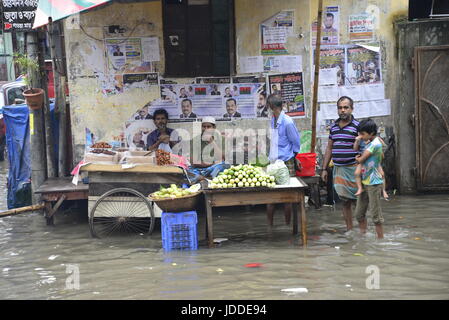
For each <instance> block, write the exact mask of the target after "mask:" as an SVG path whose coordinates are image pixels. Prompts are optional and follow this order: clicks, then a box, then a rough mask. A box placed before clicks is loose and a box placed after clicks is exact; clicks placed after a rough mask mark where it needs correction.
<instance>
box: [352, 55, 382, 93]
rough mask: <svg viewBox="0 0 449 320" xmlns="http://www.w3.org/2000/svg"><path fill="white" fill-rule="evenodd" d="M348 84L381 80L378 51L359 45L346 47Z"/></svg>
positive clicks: (378, 81)
mask: <svg viewBox="0 0 449 320" xmlns="http://www.w3.org/2000/svg"><path fill="white" fill-rule="evenodd" d="M347 61H348V62H347V68H348V73H349V76H348V82H349V83H348V84H351V85H353V84H364V83H380V82H381V81H382V75H381V74H382V72H381V60H380V52H377V51H373V50H369V49H367V48H365V47H361V46H349V47H348V48H347Z"/></svg>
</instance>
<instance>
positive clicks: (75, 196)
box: [42, 190, 89, 201]
mask: <svg viewBox="0 0 449 320" xmlns="http://www.w3.org/2000/svg"><path fill="white" fill-rule="evenodd" d="M61 194H63V195H65V196H66V200H86V199H87V197H88V196H89V191H88V190H86V191H75V192H52V193H43V194H42V199H43V200H45V201H58V199H59V198H60V197H61Z"/></svg>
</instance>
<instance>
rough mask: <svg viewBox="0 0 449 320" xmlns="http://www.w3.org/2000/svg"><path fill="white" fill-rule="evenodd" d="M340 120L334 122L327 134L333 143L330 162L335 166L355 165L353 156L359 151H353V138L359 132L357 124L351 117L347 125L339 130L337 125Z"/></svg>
mask: <svg viewBox="0 0 449 320" xmlns="http://www.w3.org/2000/svg"><path fill="white" fill-rule="evenodd" d="M339 122H340V120H337V121H335V124H334V125H333V126H332V128H331V130H330V134H329V139H331V140H332V141H333V142H334V143H333V147H332V161H333V162H334V165H336V166H347V165H351V164H355V163H356V161H355V156H356V155H357V154H358V153H359V151H357V150H354V142H355V138H356V137H357V135H358V131H359V122H358V121H357V120H356V119H355V118H354V117H352V120H351V122H350V123H349V124H347V125H346V126H344V127H343V128H340V126H339V125H338V124H339Z"/></svg>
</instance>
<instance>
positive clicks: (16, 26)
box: [1, 0, 39, 31]
mask: <svg viewBox="0 0 449 320" xmlns="http://www.w3.org/2000/svg"><path fill="white" fill-rule="evenodd" d="M38 3H39V0H1V5H2V8H1V9H2V10H1V12H2V25H3V26H2V28H3V30H4V31H30V30H31V29H32V27H33V21H34V16H35V14H36V9H37V5H38Z"/></svg>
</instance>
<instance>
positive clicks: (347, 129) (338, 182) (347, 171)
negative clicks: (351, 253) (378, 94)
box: [321, 96, 359, 231]
mask: <svg viewBox="0 0 449 320" xmlns="http://www.w3.org/2000/svg"><path fill="white" fill-rule="evenodd" d="M353 111H354V102H353V100H352V99H351V98H350V97H347V96H342V97H340V99H338V101H337V112H338V116H339V118H338V120H337V121H335V124H334V125H333V126H332V127H331V129H330V134H329V140H328V143H327V149H326V153H325V155H324V160H323V166H322V172H321V178H322V179H323V181H325V182H327V168H328V166H329V163H330V161H331V159H332V162H333V164H334V170H333V178H334V188H335V191H336V192H337V194H338V197H339V198H340V199H341V200H342V201H343V218H344V220H345V222H346V228H347V231H350V230H351V229H352V205H353V204H355V201H356V200H357V196H356V195H355V194H356V192H357V184H356V176H355V171H356V168H357V163H356V156H357V155H358V151H357V150H354V143H355V140H356V138H357V136H358V129H359V122H358V121H357V120H356V119H355V118H354V116H353V115H352V112H353Z"/></svg>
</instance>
